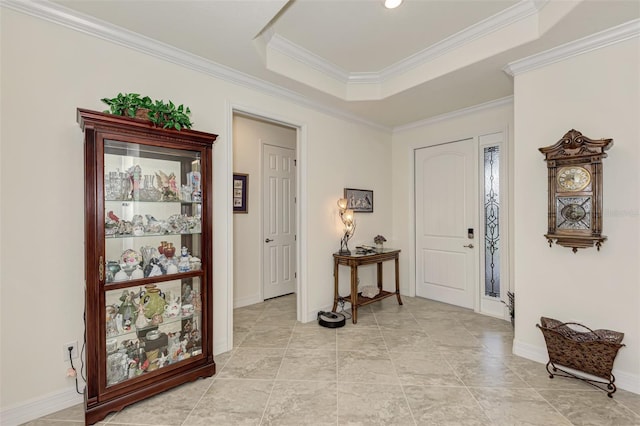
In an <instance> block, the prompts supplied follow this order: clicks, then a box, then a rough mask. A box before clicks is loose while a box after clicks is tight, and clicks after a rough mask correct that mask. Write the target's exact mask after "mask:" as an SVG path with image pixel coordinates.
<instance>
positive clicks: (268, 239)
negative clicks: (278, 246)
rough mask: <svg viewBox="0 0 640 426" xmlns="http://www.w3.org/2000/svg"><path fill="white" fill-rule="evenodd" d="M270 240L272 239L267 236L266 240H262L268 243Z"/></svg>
mask: <svg viewBox="0 0 640 426" xmlns="http://www.w3.org/2000/svg"><path fill="white" fill-rule="evenodd" d="M271 241H273V240H272V239H271V238H267V239H266V240H264V242H265V243H270V242H271Z"/></svg>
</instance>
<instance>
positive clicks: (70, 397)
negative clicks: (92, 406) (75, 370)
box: [0, 387, 84, 426]
mask: <svg viewBox="0 0 640 426" xmlns="http://www.w3.org/2000/svg"><path fill="white" fill-rule="evenodd" d="M83 402H84V396H83V395H79V394H78V393H77V392H76V389H75V387H73V388H70V389H65V390H61V391H58V392H53V393H50V394H47V395H43V396H42V397H39V398H35V399H32V400H30V401H28V402H26V403H23V404H20V405H16V406H14V407H10V408H7V409H3V410H2V413H0V424H2V426H16V425H19V424H22V423H26V422H29V421H31V420H35V419H37V418H39V417H43V416H46V415H49V414H52V413H55V412H56V411H60V410H64V409H65V408H69V407H73V406H74V405H78V404H81V403H83Z"/></svg>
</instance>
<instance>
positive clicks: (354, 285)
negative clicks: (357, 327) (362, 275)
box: [351, 265, 358, 324]
mask: <svg viewBox="0 0 640 426" xmlns="http://www.w3.org/2000/svg"><path fill="white" fill-rule="evenodd" d="M351 321H352V322H353V323H354V324H356V323H357V322H358V265H351Z"/></svg>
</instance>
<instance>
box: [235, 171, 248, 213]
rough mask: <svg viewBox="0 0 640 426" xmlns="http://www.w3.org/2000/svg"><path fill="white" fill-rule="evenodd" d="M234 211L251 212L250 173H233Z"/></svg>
mask: <svg viewBox="0 0 640 426" xmlns="http://www.w3.org/2000/svg"><path fill="white" fill-rule="evenodd" d="M233 212H234V213H249V175H248V174H246V173H234V174H233Z"/></svg>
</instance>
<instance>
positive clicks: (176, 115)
mask: <svg viewBox="0 0 640 426" xmlns="http://www.w3.org/2000/svg"><path fill="white" fill-rule="evenodd" d="M100 100H101V101H102V102H104V103H105V104H107V105H109V109H108V110H105V111H104V112H106V113H110V114H114V115H122V116H128V117H134V118H141V119H144V120H149V121H151V122H152V123H153V124H154V125H155V126H159V127H162V128H165V129H175V130H181V129H190V128H191V126H193V123H192V122H191V119H190V118H189V114H191V110H190V109H189V107H185V106H184V105H182V104H180V105H177V106H176V105H175V104H174V103H173V102H172V101H169V103H168V104H167V103H165V102H164V101H163V100H155V101H153V100H151V98H150V97H148V96H144V97H141V96H140V95H139V94H138V93H118V95H117V96H116V97H115V98H102V99H100Z"/></svg>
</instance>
